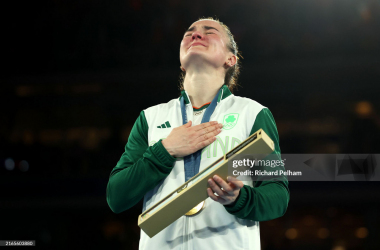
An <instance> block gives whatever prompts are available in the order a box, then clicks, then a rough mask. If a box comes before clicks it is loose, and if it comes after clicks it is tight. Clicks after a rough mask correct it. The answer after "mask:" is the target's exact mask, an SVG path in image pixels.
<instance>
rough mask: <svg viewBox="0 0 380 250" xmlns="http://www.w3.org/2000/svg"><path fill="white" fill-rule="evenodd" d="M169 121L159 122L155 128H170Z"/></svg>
mask: <svg viewBox="0 0 380 250" xmlns="http://www.w3.org/2000/svg"><path fill="white" fill-rule="evenodd" d="M171 127H172V126H170V123H169V121H167V122H165V123H163V124H161V126H157V128H171Z"/></svg>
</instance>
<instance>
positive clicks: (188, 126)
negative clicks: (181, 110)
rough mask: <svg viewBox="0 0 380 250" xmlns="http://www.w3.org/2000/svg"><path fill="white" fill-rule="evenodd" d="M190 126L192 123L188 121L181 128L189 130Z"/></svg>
mask: <svg viewBox="0 0 380 250" xmlns="http://www.w3.org/2000/svg"><path fill="white" fill-rule="evenodd" d="M191 124H193V123H192V121H188V122H187V123H186V124H184V125H183V126H184V127H185V128H190V127H191Z"/></svg>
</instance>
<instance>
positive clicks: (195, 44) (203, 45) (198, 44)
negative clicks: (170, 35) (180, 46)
mask: <svg viewBox="0 0 380 250" xmlns="http://www.w3.org/2000/svg"><path fill="white" fill-rule="evenodd" d="M195 45H202V46H204V47H206V46H205V45H203V44H202V43H193V44H192V45H190V47H192V46H195ZM190 47H189V48H190Z"/></svg>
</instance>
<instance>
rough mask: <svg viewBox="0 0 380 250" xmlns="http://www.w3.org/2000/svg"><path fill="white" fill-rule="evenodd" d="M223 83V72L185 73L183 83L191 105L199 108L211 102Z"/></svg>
mask: <svg viewBox="0 0 380 250" xmlns="http://www.w3.org/2000/svg"><path fill="white" fill-rule="evenodd" d="M223 83H224V72H215V71H214V72H213V73H212V72H211V73H210V72H205V71H201V72H199V71H197V72H196V71H191V70H190V71H186V77H185V80H184V83H183V86H184V89H185V90H186V92H187V94H188V95H189V98H190V101H191V104H192V105H193V106H195V107H200V106H202V105H204V104H205V103H208V102H211V101H212V100H213V99H214V97H215V95H217V94H218V91H219V89H220V88H221V86H222V85H223Z"/></svg>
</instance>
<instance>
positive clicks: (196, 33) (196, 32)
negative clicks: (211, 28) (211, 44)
mask: <svg viewBox="0 0 380 250" xmlns="http://www.w3.org/2000/svg"><path fill="white" fill-rule="evenodd" d="M191 38H192V40H195V39H197V38H198V39H202V33H201V32H199V31H194V32H193V35H192V36H191Z"/></svg>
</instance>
